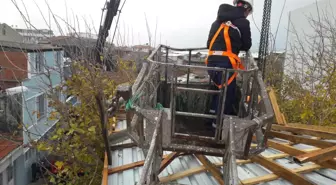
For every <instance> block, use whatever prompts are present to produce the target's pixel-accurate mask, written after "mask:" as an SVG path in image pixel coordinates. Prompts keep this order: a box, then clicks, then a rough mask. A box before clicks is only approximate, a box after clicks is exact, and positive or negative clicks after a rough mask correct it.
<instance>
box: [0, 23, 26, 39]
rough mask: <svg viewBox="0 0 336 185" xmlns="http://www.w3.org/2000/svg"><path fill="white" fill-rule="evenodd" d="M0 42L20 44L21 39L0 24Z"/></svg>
mask: <svg viewBox="0 0 336 185" xmlns="http://www.w3.org/2000/svg"><path fill="white" fill-rule="evenodd" d="M0 40H1V41H11V42H22V41H23V37H22V36H21V35H20V34H19V33H18V32H17V31H15V30H14V29H13V28H12V27H10V26H8V25H7V24H6V23H3V24H0Z"/></svg>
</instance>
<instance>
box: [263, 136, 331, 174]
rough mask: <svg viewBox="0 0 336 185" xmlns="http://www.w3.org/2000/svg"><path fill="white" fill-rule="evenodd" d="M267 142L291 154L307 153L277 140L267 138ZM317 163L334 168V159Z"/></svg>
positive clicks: (270, 145)
mask: <svg viewBox="0 0 336 185" xmlns="http://www.w3.org/2000/svg"><path fill="white" fill-rule="evenodd" d="M267 144H268V146H269V147H272V148H274V149H277V150H280V151H282V152H284V153H287V154H289V155H291V156H297V155H303V154H306V153H309V152H306V151H303V150H299V149H296V148H294V147H292V146H288V145H283V144H280V143H277V142H274V141H271V140H268V141H267ZM317 164H319V165H321V166H323V167H325V168H331V169H334V170H336V161H335V160H328V161H325V162H321V163H317Z"/></svg>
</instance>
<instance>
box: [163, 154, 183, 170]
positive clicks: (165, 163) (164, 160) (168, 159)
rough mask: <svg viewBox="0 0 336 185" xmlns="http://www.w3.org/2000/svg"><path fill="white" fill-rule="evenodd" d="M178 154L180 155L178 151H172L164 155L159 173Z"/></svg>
mask: <svg viewBox="0 0 336 185" xmlns="http://www.w3.org/2000/svg"><path fill="white" fill-rule="evenodd" d="M178 156H180V153H178V152H173V153H171V154H169V155H168V156H167V157H165V158H164V159H163V160H162V162H161V166H160V172H159V173H161V172H162V171H163V170H164V169H165V168H166V167H167V166H168V165H169V164H170V163H171V162H173V160H174V159H175V158H176V157H178Z"/></svg>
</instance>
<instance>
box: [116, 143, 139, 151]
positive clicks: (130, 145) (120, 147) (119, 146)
mask: <svg viewBox="0 0 336 185" xmlns="http://www.w3.org/2000/svg"><path fill="white" fill-rule="evenodd" d="M133 147H137V145H136V144H135V143H126V144H120V145H112V146H111V147H110V149H111V150H112V151H114V150H121V149H125V148H133Z"/></svg>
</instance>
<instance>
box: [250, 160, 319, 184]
mask: <svg viewBox="0 0 336 185" xmlns="http://www.w3.org/2000/svg"><path fill="white" fill-rule="evenodd" d="M251 160H252V161H253V162H256V163H259V164H260V165H262V166H264V167H265V168H267V169H269V170H271V171H272V172H273V173H274V174H276V175H278V176H279V177H281V178H284V179H286V180H287V181H288V182H291V183H292V184H295V185H296V184H300V185H313V183H311V182H309V181H308V180H307V179H305V178H304V177H302V176H301V175H300V174H298V173H295V172H294V171H292V170H290V169H287V168H285V167H283V166H281V165H280V164H278V163H276V162H273V161H272V160H270V159H267V158H265V157H262V156H260V155H259V156H254V157H252V158H251Z"/></svg>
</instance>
